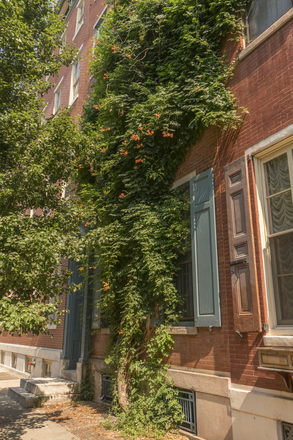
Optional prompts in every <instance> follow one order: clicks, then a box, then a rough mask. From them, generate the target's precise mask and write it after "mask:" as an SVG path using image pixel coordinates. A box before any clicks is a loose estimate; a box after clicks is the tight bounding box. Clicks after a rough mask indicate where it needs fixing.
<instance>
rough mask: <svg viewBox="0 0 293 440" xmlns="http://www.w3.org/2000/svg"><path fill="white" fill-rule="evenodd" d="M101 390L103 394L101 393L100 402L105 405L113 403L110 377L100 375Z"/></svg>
mask: <svg viewBox="0 0 293 440" xmlns="http://www.w3.org/2000/svg"><path fill="white" fill-rule="evenodd" d="M102 388H103V392H102V398H101V400H103V401H104V402H106V403H112V401H113V393H112V381H111V377H110V376H107V375H106V374H103V375H102Z"/></svg>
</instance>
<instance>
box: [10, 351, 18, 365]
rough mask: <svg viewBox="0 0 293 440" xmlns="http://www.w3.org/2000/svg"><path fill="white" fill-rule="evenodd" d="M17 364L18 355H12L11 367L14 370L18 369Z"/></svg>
mask: <svg viewBox="0 0 293 440" xmlns="http://www.w3.org/2000/svg"><path fill="white" fill-rule="evenodd" d="M16 364H17V354H16V353H12V361H11V367H12V368H16Z"/></svg>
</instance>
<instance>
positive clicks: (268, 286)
mask: <svg viewBox="0 0 293 440" xmlns="http://www.w3.org/2000/svg"><path fill="white" fill-rule="evenodd" d="M272 138H273V137H272ZM260 144H261V143H260ZM260 147H261V145H260ZM252 148H253V147H252ZM289 150H293V136H292V135H291V136H289V137H285V138H284V139H282V140H281V141H280V142H279V143H277V144H276V143H273V145H272V146H270V147H269V148H267V149H262V148H261V151H260V152H258V153H257V154H255V156H254V157H253V162H254V170H255V182H256V193H257V204H258V212H259V216H258V217H259V227H260V237H261V249H262V257H263V258H262V259H263V271H264V281H265V292H266V299H267V313H268V323H269V335H272V336H293V325H277V313H276V306H275V295H274V283H273V271H272V264H271V253H270V247H269V237H268V236H269V235H270V231H269V225H268V218H269V217H268V208H267V203H266V198H265V196H266V194H265V175H264V164H265V163H266V162H267V161H268V160H271V159H273V158H275V157H277V156H280V155H281V154H283V153H285V152H288V151H289ZM252 152H253V150H252ZM288 166H289V174H290V181H291V184H292V186H291V190H292V194H293V158H292V160H291V161H290V164H289V163H288ZM290 231H291V230H290Z"/></svg>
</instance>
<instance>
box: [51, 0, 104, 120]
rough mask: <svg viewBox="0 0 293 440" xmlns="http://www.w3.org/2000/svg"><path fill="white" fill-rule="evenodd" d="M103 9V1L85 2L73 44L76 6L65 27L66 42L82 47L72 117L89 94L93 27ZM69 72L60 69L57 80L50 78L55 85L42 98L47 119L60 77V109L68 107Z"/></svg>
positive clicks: (68, 68) (80, 110)
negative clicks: (82, 17) (81, 22)
mask: <svg viewBox="0 0 293 440" xmlns="http://www.w3.org/2000/svg"><path fill="white" fill-rule="evenodd" d="M104 8H105V3H104V0H96V1H95V0H85V11H84V22H83V25H82V26H81V28H80V30H79V32H78V34H77V35H76V37H75V39H74V42H72V39H73V37H74V34H75V24H76V15H77V8H76V5H75V7H74V10H73V12H72V14H71V16H70V18H69V21H68V27H67V42H68V43H70V44H73V46H75V47H76V48H77V49H79V48H80V47H81V45H83V46H82V49H81V70H80V78H79V89H78V95H79V96H78V98H77V100H76V101H75V103H74V104H73V105H72V106H71V114H72V115H74V116H75V115H76V116H78V115H81V114H82V110H83V105H84V103H85V102H86V100H87V96H88V94H89V93H90V83H91V79H90V74H89V71H88V69H89V61H90V59H91V57H92V50H93V47H94V25H95V24H96V22H97V20H98V17H99V16H100V15H101V13H102V12H103V10H104ZM71 71H72V66H71V65H70V66H68V67H66V66H63V67H61V70H60V74H59V75H58V77H57V78H50V81H51V82H52V83H54V84H55V86H54V87H53V89H51V90H50V92H49V93H48V94H47V95H46V96H45V97H44V99H45V101H46V102H48V103H49V104H48V106H47V109H46V115H47V117H50V116H51V115H52V113H53V109H54V90H55V87H56V86H57V85H58V83H59V81H60V79H61V78H62V77H64V78H63V81H62V95H61V107H68V106H69V99H70V85H71Z"/></svg>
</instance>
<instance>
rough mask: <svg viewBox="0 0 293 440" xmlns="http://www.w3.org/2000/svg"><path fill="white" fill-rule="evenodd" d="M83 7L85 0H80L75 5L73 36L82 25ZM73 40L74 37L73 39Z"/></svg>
mask: <svg viewBox="0 0 293 440" xmlns="http://www.w3.org/2000/svg"><path fill="white" fill-rule="evenodd" d="M84 5H85V0H80V1H79V3H78V4H77V15H76V24H75V35H76V34H77V32H78V31H79V29H80V28H81V25H82V24H83V19H84ZM73 38H74V37H73Z"/></svg>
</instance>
